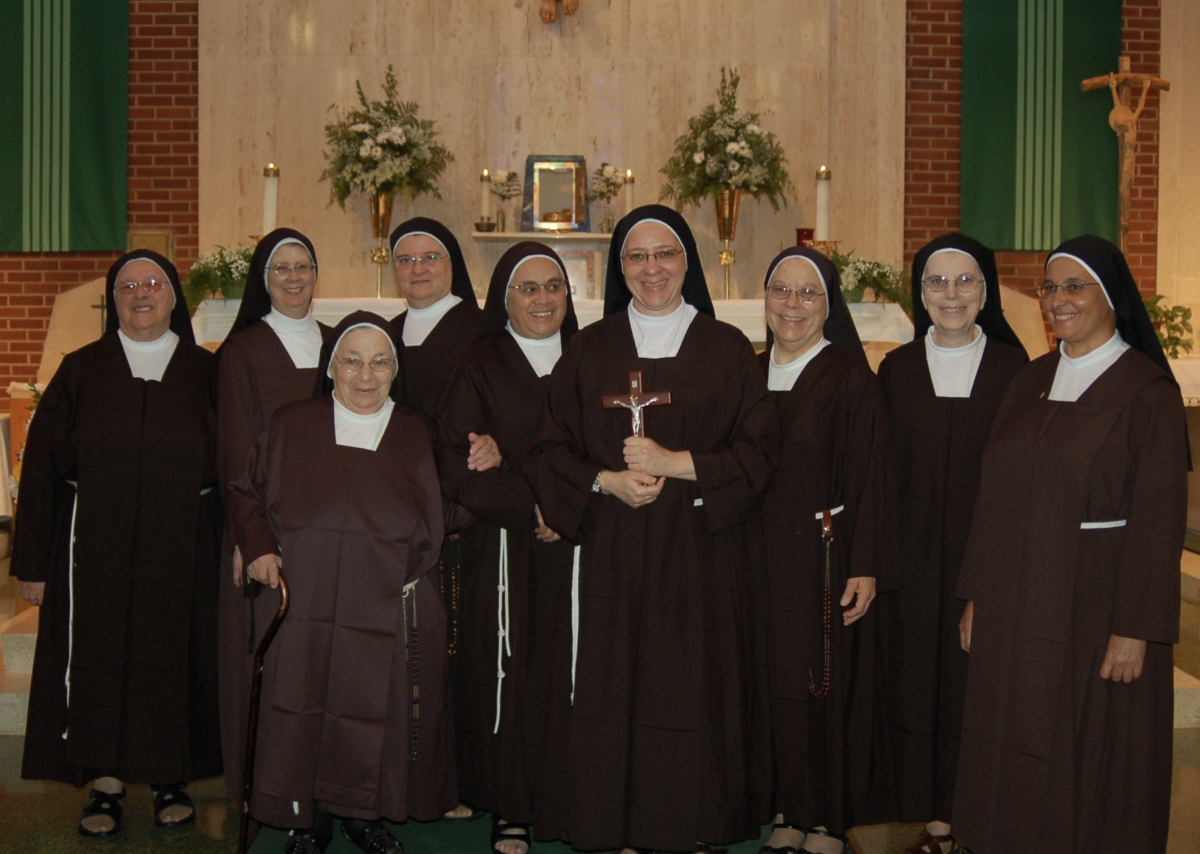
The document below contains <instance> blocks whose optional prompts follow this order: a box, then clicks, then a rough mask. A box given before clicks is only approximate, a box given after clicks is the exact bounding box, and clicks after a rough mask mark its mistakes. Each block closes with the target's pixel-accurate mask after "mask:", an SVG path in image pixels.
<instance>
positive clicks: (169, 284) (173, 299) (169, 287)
mask: <svg viewBox="0 0 1200 854" xmlns="http://www.w3.org/2000/svg"><path fill="white" fill-rule="evenodd" d="M137 261H145V262H146V263H148V264H154V266H155V267H157V268H158V272H160V273H162V274H163V278H164V279H166V280H167V290H169V291H170V292H171V308H175V303H177V302H179V299H178V298H177V297H176V296H175V285H174V284H173V283H172V282H171V277H170V276H168V275H167V271H166V270H164V269H163V268H162V267H159V266H158V264H155V262H154V261H151V260H150V259H149V258H130V259H129V260H128V261H126V262H125V263H124V264H122V265H121V269H120V270H117V275H116V276H114V277H113V285H114V286H115V285H116V283H117V282H118V281H120V279H121V274H122V273H124V272H125V268H126V267H128V266H129V265H130V264H133V263H135V262H137Z"/></svg>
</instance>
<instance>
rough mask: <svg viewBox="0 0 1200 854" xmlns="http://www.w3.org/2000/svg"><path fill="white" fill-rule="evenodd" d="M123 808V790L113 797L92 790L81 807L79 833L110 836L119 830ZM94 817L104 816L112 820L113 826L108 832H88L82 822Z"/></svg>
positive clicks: (97, 790) (122, 788)
mask: <svg viewBox="0 0 1200 854" xmlns="http://www.w3.org/2000/svg"><path fill="white" fill-rule="evenodd" d="M124 806H125V788H124V787H123V786H122V787H121V791H120V792H118V793H117V794H115V795H112V794H109V793H108V792H102V791H100V790H99V789H96V788H93V789H92V791H91V792H90V793H89V794H88V802H87V803H86V804H84V807H83V818H81V819H80V820H79V832H80V833H82V834H83V835H84V836H96V837H100V836H112V835H113V834H114V833H116V832H117V831H118V830H120V829H121V809H122V808H123V807H124ZM94 815H106V816H108V817H109V818H110V819H112V823H113V826H112V827H110V828H109V829H108V830H88V829H87V828H86V827H85V826H84V824H83V821H84V819H86V818H90V817H91V816H94Z"/></svg>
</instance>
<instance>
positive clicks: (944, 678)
mask: <svg viewBox="0 0 1200 854" xmlns="http://www.w3.org/2000/svg"><path fill="white" fill-rule="evenodd" d="M926 334H930V333H926ZM1028 363H1029V359H1028V357H1027V356H1026V355H1025V353H1024V351H1022V350H1018V349H1017V348H1016V347H1012V346H1010V345H1008V344H1005V343H1003V342H1001V341H997V340H995V339H992V338H989V339H988V340H987V341H986V342H985V344H984V349H983V357H982V359H981V360H980V363H979V370H978V373H977V374H976V375H975V382H974V384H973V385H972V386H971V396H970V397H938V396H937V395H936V394H935V392H934V389H933V380H932V378H931V377H930V375H929V362H928V358H927V357H926V346H925V339H924V337H921V338H918V339H917V340H915V341H913V342H911V343H909V344H905V345H904V346H903V347H900V348H898V349H896V350H893V351H892V352H891V353H888V355H887V357H886V358H885V359H884V360H883V364H882V365H880V367H879V380H880V383H881V384H882V385H883V392H884V396H885V398H886V399H887V405H888V426H889V428H890V432H891V437H892V465H893V472H894V475H895V476H894V483H895V484H896V490H895V494H896V496H897V501H896V510H897V513H896V518H897V522H898V526H899V532H898V534H899V536H898V543H899V561H900V563H899V573H900V589H899V590H898V591H896V593H895V594H893V595H891V596H885V597H883V598H882V599H881V600H880V601H879V603H878V604H879V619H880V625H881V630H882V631H883V638H884V641H885V642H884V645H883V649H884V670H885V673H886V676H887V688H888V691H887V696H888V715H889V717H890V719H891V735H892V746H893V749H894V752H895V757H896V771H897V774H898V777H897V781H898V786H897V795H898V799H899V818H900V820H901V821H914V822H915V821H930V820H933V819H936V820H939V821H945V822H950V823H951V824H953V821H952V819H951V816H952V814H953V807H954V782H955V777H956V775H957V769H958V745H959V729H960V727H961V725H962V710H963V698H964V697H965V696H966V691H967V654H966V653H965V652H964V651H963V649H962V645H961V644H960V642H959V636H958V621H959V618H960V617H962V611H963V603H962V602H961V601H960V600H958V599H955V598H954V588H955V587H956V586H957V585H958V571H959V567H960V566H961V565H962V557H963V551H964V550H965V549H966V547H967V533H968V531H969V530H970V527H971V516H972V514H973V512H974V509H975V493H976V492H977V491H978V489H979V465H980V460H981V458H982V457H983V448H984V445H986V444H987V439H988V435H989V434H990V433H991V430H992V421H993V419H994V418H995V417H996V410H997V409H999V407H1000V401H1001V400H1002V399H1003V398H1004V392H1005V391H1006V390H1007V389H1008V384H1009V383H1010V382H1011V381H1012V378H1013V377H1014V376H1015V375H1016V373H1017V371H1019V370H1020V369H1021V368H1022V367H1023V366H1025V365H1027V364H1028Z"/></svg>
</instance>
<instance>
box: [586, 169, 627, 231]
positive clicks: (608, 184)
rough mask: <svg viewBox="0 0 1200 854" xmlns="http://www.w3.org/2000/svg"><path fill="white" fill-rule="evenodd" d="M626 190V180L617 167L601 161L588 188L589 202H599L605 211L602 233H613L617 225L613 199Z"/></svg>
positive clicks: (602, 220)
mask: <svg viewBox="0 0 1200 854" xmlns="http://www.w3.org/2000/svg"><path fill="white" fill-rule="evenodd" d="M624 189H625V179H624V178H623V177H622V176H621V175H619V174H618V173H617V167H615V166H613V165H612V164H611V163H609V162H608V161H607V160H602V161H600V165H599V166H597V167H596V171H595V172H593V173H592V185H591V186H590V187H588V201H589V202H599V203H600V205H601V207H602V208H603V209H604V216H603V217H602V218H601V221H600V231H601V233H604V234H610V233H612V230H613V228H614V226H615V223H616V217H615V215H614V213H613V205H612V203H613V199H615V198H616V197H617V196H619V195H620V194H621V193H622V192H623V191H624Z"/></svg>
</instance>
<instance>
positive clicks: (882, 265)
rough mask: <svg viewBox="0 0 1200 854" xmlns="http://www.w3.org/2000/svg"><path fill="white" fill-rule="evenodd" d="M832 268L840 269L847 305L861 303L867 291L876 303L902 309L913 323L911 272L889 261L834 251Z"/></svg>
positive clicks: (839, 275)
mask: <svg viewBox="0 0 1200 854" xmlns="http://www.w3.org/2000/svg"><path fill="white" fill-rule="evenodd" d="M831 260H832V261H833V265H834V266H835V267H837V269H838V278H839V279H840V280H841V285H842V295H843V296H844V297H845V298H846V302H862V298H863V296H864V295H865V293H866V290H867V288H870V289H871V290H872V291H873V292H874V293H875V299H876V301H877V302H892V303H895V304H896V305H898V306H900V308H901V309H902V310H903V311H904V313H905V314H907V315H908V319H909V320H912V316H913V313H912V288H911V287H909V272H908V271H907V270H901V269H900V268H898V267H896V266H895V265H894V264H889V263H888V262H887V261H868V260H867V259H866V258H863V257H862V256H861V255H855V254H854V252H853V250H851V251H850V252H845V253H844V252H838V251H836V250H835V251H834V253H833V258H832V259H831Z"/></svg>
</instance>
